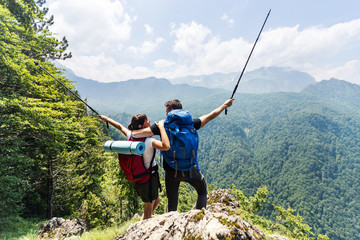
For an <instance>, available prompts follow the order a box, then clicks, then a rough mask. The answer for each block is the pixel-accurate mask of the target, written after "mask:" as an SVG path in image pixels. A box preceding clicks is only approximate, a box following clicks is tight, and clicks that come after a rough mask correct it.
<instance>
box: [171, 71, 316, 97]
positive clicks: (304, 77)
mask: <svg viewBox="0 0 360 240" xmlns="http://www.w3.org/2000/svg"><path fill="white" fill-rule="evenodd" d="M239 77H240V72H235V73H228V74H223V73H214V74H211V75H201V76H187V77H183V78H176V79H170V81H171V82H173V83H180V82H182V83H188V84H190V85H193V86H202V87H208V88H223V89H226V90H228V91H233V89H234V87H235V85H236V83H237V81H238V79H239ZM315 82H316V81H315V79H314V78H313V77H312V76H311V75H310V74H308V73H305V72H300V71H295V70H292V69H290V68H282V67H268V68H265V67H263V68H260V69H256V70H254V71H250V72H245V74H244V76H243V77H242V79H241V81H240V84H239V87H238V89H237V92H239V93H270V92H300V91H301V90H302V89H304V88H305V87H306V86H308V85H309V84H312V83H315Z"/></svg>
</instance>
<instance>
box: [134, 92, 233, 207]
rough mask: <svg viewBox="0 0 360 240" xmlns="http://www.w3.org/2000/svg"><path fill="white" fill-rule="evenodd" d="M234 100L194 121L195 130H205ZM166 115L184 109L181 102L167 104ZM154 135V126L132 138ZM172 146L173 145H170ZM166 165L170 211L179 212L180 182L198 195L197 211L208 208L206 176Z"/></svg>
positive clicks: (137, 131) (198, 172) (166, 186)
mask: <svg viewBox="0 0 360 240" xmlns="http://www.w3.org/2000/svg"><path fill="white" fill-rule="evenodd" d="M233 101H234V99H228V100H227V101H225V102H224V103H223V104H222V105H221V106H220V107H218V108H216V109H214V110H213V111H211V112H210V113H208V114H206V115H203V116H201V117H199V118H195V119H193V120H194V128H195V129H196V130H199V129H200V128H203V127H204V126H205V125H206V124H207V123H209V122H210V121H211V120H213V119H214V118H216V117H217V116H219V114H220V113H221V112H222V111H223V110H224V109H226V108H228V107H230V106H231V105H232V102H233ZM165 107H166V115H168V113H169V112H170V111H172V110H176V109H182V104H181V102H180V101H179V100H177V99H174V100H171V101H168V102H166V103H165ZM153 135H160V131H159V128H158V127H157V126H156V125H155V124H153V125H151V126H150V127H148V128H144V129H140V130H136V131H133V132H132V136H133V137H135V138H139V137H149V136H153ZM170 144H171V143H170ZM163 163H164V170H165V188H166V195H167V198H168V211H169V212H170V211H177V205H178V197H179V185H180V182H187V183H189V184H190V185H191V186H193V187H194V188H195V190H196V192H197V194H198V198H197V202H196V206H195V208H196V209H202V208H206V201H207V186H206V181H205V178H204V176H203V175H202V174H201V172H200V171H199V168H198V167H197V168H195V169H193V171H192V173H191V175H190V173H189V172H188V171H186V172H181V171H177V169H174V168H172V167H171V166H170V165H169V164H167V163H166V161H164V162H163ZM179 172H180V173H179Z"/></svg>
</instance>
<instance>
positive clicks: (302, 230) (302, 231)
mask: <svg viewBox="0 0 360 240" xmlns="http://www.w3.org/2000/svg"><path fill="white" fill-rule="evenodd" d="M273 206H274V208H275V209H276V211H277V212H278V214H279V216H278V217H277V220H278V221H279V222H280V223H281V224H283V225H284V226H286V228H287V229H289V230H290V231H291V232H292V233H293V235H294V237H296V238H297V239H313V238H311V237H310V236H311V235H314V233H312V232H311V227H310V226H309V225H307V224H305V223H304V222H303V218H302V217H301V216H300V215H299V214H297V215H296V216H295V215H293V213H294V212H295V210H294V209H292V208H291V207H288V209H284V208H282V207H280V206H276V205H273Z"/></svg>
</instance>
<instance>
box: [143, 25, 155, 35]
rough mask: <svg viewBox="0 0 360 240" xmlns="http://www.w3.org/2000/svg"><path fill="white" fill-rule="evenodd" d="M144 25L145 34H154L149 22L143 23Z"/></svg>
mask: <svg viewBox="0 0 360 240" xmlns="http://www.w3.org/2000/svg"><path fill="white" fill-rule="evenodd" d="M144 27H145V31H146V33H147V34H154V29H153V28H152V27H151V26H150V25H149V24H145V25H144Z"/></svg>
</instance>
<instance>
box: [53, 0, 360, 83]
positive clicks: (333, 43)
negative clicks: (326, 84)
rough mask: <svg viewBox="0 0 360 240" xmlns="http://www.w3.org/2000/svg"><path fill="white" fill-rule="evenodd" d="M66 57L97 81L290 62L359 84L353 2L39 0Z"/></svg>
mask: <svg viewBox="0 0 360 240" xmlns="http://www.w3.org/2000/svg"><path fill="white" fill-rule="evenodd" d="M47 7H49V11H50V14H53V15H54V17H55V24H54V25H53V26H52V27H51V28H50V30H51V31H53V32H55V33H57V34H58V36H59V38H60V37H62V36H66V37H67V39H68V40H69V44H70V47H69V50H70V51H71V52H72V54H73V57H72V58H71V59H69V60H66V61H62V62H61V64H63V65H65V66H66V67H69V68H71V69H72V70H73V71H74V72H75V74H77V75H78V76H81V77H85V78H90V79H94V80H97V81H101V82H115V81H124V80H128V79H137V78H146V77H150V76H155V77H159V78H160V77H164V78H168V79H171V78H178V77H183V76H187V75H203V74H212V73H214V72H223V73H229V72H240V71H241V70H242V68H243V65H244V64H245V61H246V59H247V57H248V55H249V53H250V50H251V48H252V45H253V43H254V41H255V39H256V37H257V34H258V32H259V30H260V28H261V25H262V23H263V21H264V19H265V17H266V14H267V12H268V11H269V10H270V9H271V14H270V16H269V19H268V21H267V23H266V26H265V28H264V30H263V33H262V35H261V38H260V39H259V41H258V43H257V46H256V49H255V51H254V53H253V55H252V58H251V59H250V62H249V64H248V68H247V71H251V70H254V69H257V68H260V67H271V66H277V67H290V68H292V69H295V70H299V71H304V72H308V73H310V74H311V75H312V76H314V77H315V79H316V80H317V81H321V80H326V79H330V78H332V77H335V78H338V79H342V80H346V81H349V82H354V83H357V84H360V56H359V53H360V11H359V9H360V1H358V0H342V1H340V0H337V1H334V0H311V1H310V0H302V1H298V0H288V1H285V0H283V1H280V0H252V1H250V0H248V1H241V0H221V1H220V0H218V1H215V0H192V1H190V0H178V1H175V0H126V1H123V0H47Z"/></svg>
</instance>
